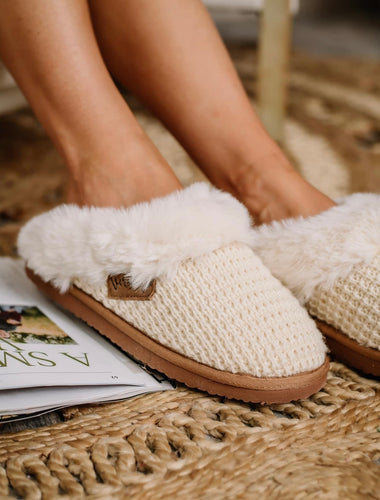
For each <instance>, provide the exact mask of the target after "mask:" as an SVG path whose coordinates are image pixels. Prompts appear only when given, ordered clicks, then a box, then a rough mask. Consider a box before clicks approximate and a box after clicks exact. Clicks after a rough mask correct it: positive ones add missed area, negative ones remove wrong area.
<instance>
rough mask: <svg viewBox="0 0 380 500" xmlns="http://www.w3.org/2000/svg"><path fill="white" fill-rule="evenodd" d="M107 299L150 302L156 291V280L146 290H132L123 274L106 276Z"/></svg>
mask: <svg viewBox="0 0 380 500" xmlns="http://www.w3.org/2000/svg"><path fill="white" fill-rule="evenodd" d="M107 287H108V297H109V298H111V299H119V300H150V299H151V298H152V297H153V295H154V292H155V291H156V280H153V281H151V282H150V284H149V286H148V288H147V289H146V290H142V289H141V288H132V286H131V284H130V283H129V280H128V278H127V276H125V274H116V275H114V276H108V279H107Z"/></svg>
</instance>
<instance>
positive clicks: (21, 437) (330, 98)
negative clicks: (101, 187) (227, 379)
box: [0, 48, 380, 500]
mask: <svg viewBox="0 0 380 500" xmlns="http://www.w3.org/2000/svg"><path fill="white" fill-rule="evenodd" d="M232 55H233V57H234V60H235V62H236V65H237V68H238V70H239V72H240V75H241V77H242V79H243V81H244V83H245V85H246V88H247V90H248V92H249V94H250V95H251V96H252V98H254V96H255V79H254V71H253V68H254V58H255V54H254V52H253V51H252V50H251V49H246V48H234V49H232ZM353 67H355V68H356V71H352V68H353ZM379 76H380V71H379V65H376V64H371V63H363V62H352V61H327V60H317V59H310V58H309V57H308V58H306V57H303V56H302V55H296V56H294V58H293V68H292V71H291V75H290V92H289V120H288V122H287V125H286V145H285V147H286V150H287V153H288V154H289V155H290V156H291V157H292V159H293V161H294V162H295V164H296V165H297V167H298V168H299V169H300V170H301V171H302V173H303V175H305V177H307V178H308V179H309V180H310V181H311V182H312V183H314V184H315V185H316V186H317V187H319V188H320V189H322V190H323V191H325V192H326V193H327V194H329V195H330V196H342V195H345V194H348V193H350V192H352V191H375V192H380V85H379V83H378V82H379V81H380V79H379ZM128 99H129V100H130V98H128ZM130 102H131V105H132V106H133V107H134V109H135V112H136V115H137V116H138V119H139V120H140V121H141V123H142V124H143V126H144V127H145V129H146V130H147V132H148V133H149V135H150V136H151V137H152V139H153V140H154V141H155V142H156V144H157V145H158V146H159V148H160V149H161V151H162V152H163V153H164V155H165V156H166V157H167V158H168V160H169V162H170V163H171V164H172V165H173V168H174V169H175V170H176V172H177V174H178V176H179V177H180V179H181V180H182V181H183V183H184V184H189V183H191V182H194V180H198V179H200V178H202V174H201V173H200V172H199V171H198V170H197V169H196V168H195V166H194V165H193V164H192V162H191V161H190V159H189V158H188V157H187V156H186V155H185V153H184V151H183V150H182V149H181V148H180V146H179V145H178V144H177V143H176V142H175V141H174V139H173V138H172V137H171V136H170V135H169V134H168V133H167V132H166V131H165V130H164V129H163V127H162V126H161V125H160V124H159V123H158V122H157V121H156V120H154V119H153V118H152V117H151V116H150V115H149V113H147V112H146V111H145V110H143V109H142V108H141V107H140V106H139V105H138V104H137V103H135V102H134V101H133V100H130ZM0 130H1V132H2V134H1V135H0V155H1V156H0V176H1V179H2V183H1V186H0V196H1V201H0V253H1V254H3V255H4V254H9V255H12V254H14V241H15V237H16V235H17V231H18V229H19V227H20V225H21V224H22V223H23V222H24V221H25V220H27V219H28V218H29V217H30V216H31V215H33V214H35V213H38V212H39V211H42V210H46V209H48V208H50V207H52V206H54V205H55V204H57V203H60V202H62V199H63V193H64V180H65V173H64V170H63V168H62V165H61V164H60V162H59V160H58V157H57V155H56V153H54V151H53V149H52V147H51V145H50V143H49V141H48V140H47V138H46V136H45V135H44V134H43V132H42V131H41V129H40V128H39V126H38V124H37V123H36V122H35V120H34V118H33V117H32V115H31V113H30V112H29V111H28V110H24V111H21V112H18V113H15V114H13V115H10V116H8V117H2V118H0ZM0 397H1V395H0ZM0 401H1V399H0ZM61 417H62V422H60V423H57V424H55V425H51V426H48V427H42V428H39V429H33V430H23V431H21V432H18V433H14V432H13V433H9V432H8V433H2V434H0V498H1V499H10V498H12V499H13V498H27V499H40V498H43V499H53V498H60V499H65V498H67V499H76V498H84V497H86V498H93V499H107V498H130V497H131V498H136V499H164V498H165V499H168V498H184V499H193V498H194V499H195V498H201V499H235V498H239V499H240V498H241V499H246V498H247V499H251V498H252V499H255V498H268V499H272V498H273V499H275V498H276V499H278V498H281V499H289V500H290V499H291V500H293V499H303V498H307V499H309V498H310V499H314V498H315V499H317V498H318V499H320V498H323V499H342V498H344V499H361V498H363V499H368V498H380V382H379V381H376V380H374V379H371V378H368V377H363V376H360V375H359V374H358V373H355V372H354V371H352V370H350V369H348V368H347V367H345V366H343V365H342V364H340V363H337V362H333V363H332V365H331V370H330V373H329V377H328V382H327V384H326V386H325V387H324V388H323V390H321V391H320V392H319V393H318V394H315V395H314V396H312V397H311V398H309V399H307V400H302V401H298V402H295V403H290V404H285V405H271V406H265V405H264V406H261V405H248V404H244V403H240V402H237V401H229V400H224V399H222V398H217V397H210V396H207V395H206V394H203V393H200V392H197V391H191V390H188V389H186V388H184V387H182V386H179V387H178V388H177V389H175V390H172V391H168V392H165V393H156V394H150V395H145V396H140V397H137V398H134V399H131V400H128V401H124V402H121V403H114V404H107V405H92V406H87V407H78V408H71V409H68V410H65V411H63V412H62V413H61ZM0 431H1V429H0Z"/></svg>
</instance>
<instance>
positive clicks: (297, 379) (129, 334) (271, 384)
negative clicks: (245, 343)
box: [26, 268, 329, 403]
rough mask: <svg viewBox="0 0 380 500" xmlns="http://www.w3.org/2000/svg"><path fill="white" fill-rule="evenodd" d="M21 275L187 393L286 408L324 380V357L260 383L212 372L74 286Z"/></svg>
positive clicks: (255, 380) (262, 380)
mask: <svg viewBox="0 0 380 500" xmlns="http://www.w3.org/2000/svg"><path fill="white" fill-rule="evenodd" d="M26 272H27V275H28V276H29V278H30V279H31V280H32V281H33V282H34V283H35V285H36V286H37V287H38V288H39V289H40V290H41V291H42V292H43V293H45V294H46V295H48V296H49V297H50V298H51V299H53V300H54V301H55V302H57V303H58V304H60V305H61V306H62V307H64V308H65V309H67V310H68V311H70V312H72V313H73V314H74V315H75V316H77V317H78V318H80V319H82V320H83V321H85V322H86V323H87V324H88V325H90V326H92V327H93V328H95V329H96V330H97V331H98V332H99V333H101V334H102V335H104V336H105V337H107V338H109V339H110V340H111V341H112V342H114V343H115V344H117V345H118V346H119V347H120V348H121V349H123V350H124V351H126V352H127V353H128V354H129V355H131V356H132V357H133V358H135V359H136V360H137V361H139V362H141V363H143V364H146V365H147V366H148V367H150V368H152V369H154V370H157V371H159V372H161V373H163V374H165V375H166V376H167V377H168V378H170V379H174V380H176V381H178V382H181V383H183V384H185V385H186V386H188V387H190V388H193V389H199V390H201V391H205V392H207V393H209V394H212V395H218V396H223V397H227V398H232V399H239V400H242V401H245V402H250V403H287V402H290V401H293V400H297V399H303V398H306V397H308V396H310V395H311V394H314V393H316V392H318V391H319V389H321V387H322V386H323V385H324V383H325V381H326V378H327V372H328V369H329V359H328V357H326V359H325V361H324V363H323V365H322V366H320V367H319V368H317V369H316V370H312V371H308V372H303V373H300V374H297V375H291V376H289V377H273V378H271V377H267V378H261V377H253V376H250V375H245V374H236V373H230V372H226V371H221V370H217V369H215V368H211V367H209V366H206V365H204V364H202V363H198V362H197V361H194V360H192V359H190V358H187V357H185V356H183V355H181V354H179V353H178V352H175V351H173V350H172V349H170V348H168V347H165V346H163V345H162V344H159V343H158V342H156V341H155V340H153V339H151V338H150V337H149V336H148V335H146V334H145V333H143V332H142V331H140V330H138V329H137V328H135V327H134V326H132V325H130V324H129V323H127V322H126V321H125V320H124V319H122V318H121V317H119V316H117V315H116V314H114V313H113V312H112V311H110V310H109V309H107V308H106V307H104V306H103V304H101V303H100V302H98V301H97V300H95V299H94V298H93V297H91V296H90V295H88V294H87V293H85V292H83V291H82V290H80V289H79V288H77V287H76V286H72V287H71V288H70V289H69V291H68V292H67V293H64V294H61V293H60V292H59V290H57V289H56V288H54V287H53V286H52V285H51V284H49V283H46V282H44V281H43V280H41V279H40V278H39V277H38V276H37V275H35V274H34V273H33V271H32V270H30V269H28V268H27V269H26Z"/></svg>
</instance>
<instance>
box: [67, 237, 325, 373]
mask: <svg viewBox="0 0 380 500" xmlns="http://www.w3.org/2000/svg"><path fill="white" fill-rule="evenodd" d="M74 283H75V285H76V286H78V287H79V288H81V289H82V290H84V291H85V292H87V293H88V294H89V295H91V296H92V297H94V298H95V299H96V300H98V301H99V302H101V303H102V304H104V306H105V307H107V308H108V309H110V310H111V311H113V312H114V313H116V314H117V315H118V316H120V317H122V318H124V319H125V320H126V321H127V322H128V323H130V324H132V325H133V326H135V327H136V328H138V329H140V330H141V331H143V332H145V333H146V334H147V335H148V336H149V337H151V338H153V339H154V340H156V341H157V342H159V343H161V344H163V345H165V346H167V347H170V348H171V349H173V350H175V351H177V352H179V353H181V354H183V355H184V356H186V357H188V358H191V359H193V360H195V361H198V362H200V363H203V364H205V365H208V366H211V367H213V368H217V369H219V370H225V371H228V372H232V373H246V374H251V375H254V376H257V377H281V376H289V375H293V374H297V373H301V372H304V371H308V370H313V369H316V368H318V367H319V366H321V365H322V364H323V362H324V360H325V355H326V347H325V345H324V343H323V340H322V337H321V334H320V332H319V331H318V330H317V328H316V326H315V324H314V322H313V321H312V320H311V319H310V318H309V316H308V314H307V313H306V311H305V310H304V309H303V308H302V307H301V306H300V305H299V303H298V301H297V299H296V298H295V297H293V295H292V294H291V293H290V292H289V290H287V289H286V288H284V287H283V286H282V285H281V284H280V282H279V281H278V280H277V279H275V278H274V277H273V276H272V275H271V274H270V272H269V271H268V269H267V268H266V267H265V266H264V265H263V264H262V262H261V261H260V259H259V258H258V257H257V256H255V254H254V253H253V252H252V251H251V250H250V248H249V247H248V246H247V245H245V244H238V243H236V244H230V245H228V246H224V247H223V248H220V249H218V250H215V251H213V252H211V253H208V254H206V255H203V256H201V257H198V258H197V259H188V260H186V261H184V262H182V263H181V264H180V266H179V267H178V269H177V273H176V275H175V277H174V278H173V279H171V280H168V279H162V278H159V279H158V280H157V287H156V293H155V294H154V296H153V297H152V299H151V300H149V301H126V300H115V299H110V298H108V297H107V287H106V284H104V285H103V286H94V285H90V284H88V283H87V284H86V283H85V282H84V280H83V279H82V280H75V281H74Z"/></svg>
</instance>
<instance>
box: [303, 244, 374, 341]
mask: <svg viewBox="0 0 380 500" xmlns="http://www.w3.org/2000/svg"><path fill="white" fill-rule="evenodd" d="M379 269H380V254H379V255H378V256H377V257H375V259H374V260H373V262H372V263H371V264H370V265H367V264H359V265H357V266H355V267H354V269H353V271H352V272H351V274H349V275H348V276H347V277H346V278H339V279H338V280H337V281H336V282H335V284H334V286H333V287H332V288H331V289H330V290H323V289H322V288H317V289H316V290H315V291H314V293H313V295H312V297H311V299H310V300H309V302H308V304H307V308H308V309H309V312H310V314H312V315H313V316H316V317H317V318H319V319H321V320H322V321H324V322H325V323H328V324H329V325H331V326H334V327H335V328H336V329H338V330H340V331H341V332H344V333H345V334H346V335H348V336H349V337H350V338H352V339H353V340H356V342H358V343H359V344H361V345H364V346H366V347H372V348H375V349H380V280H379V279H378V275H379Z"/></svg>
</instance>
